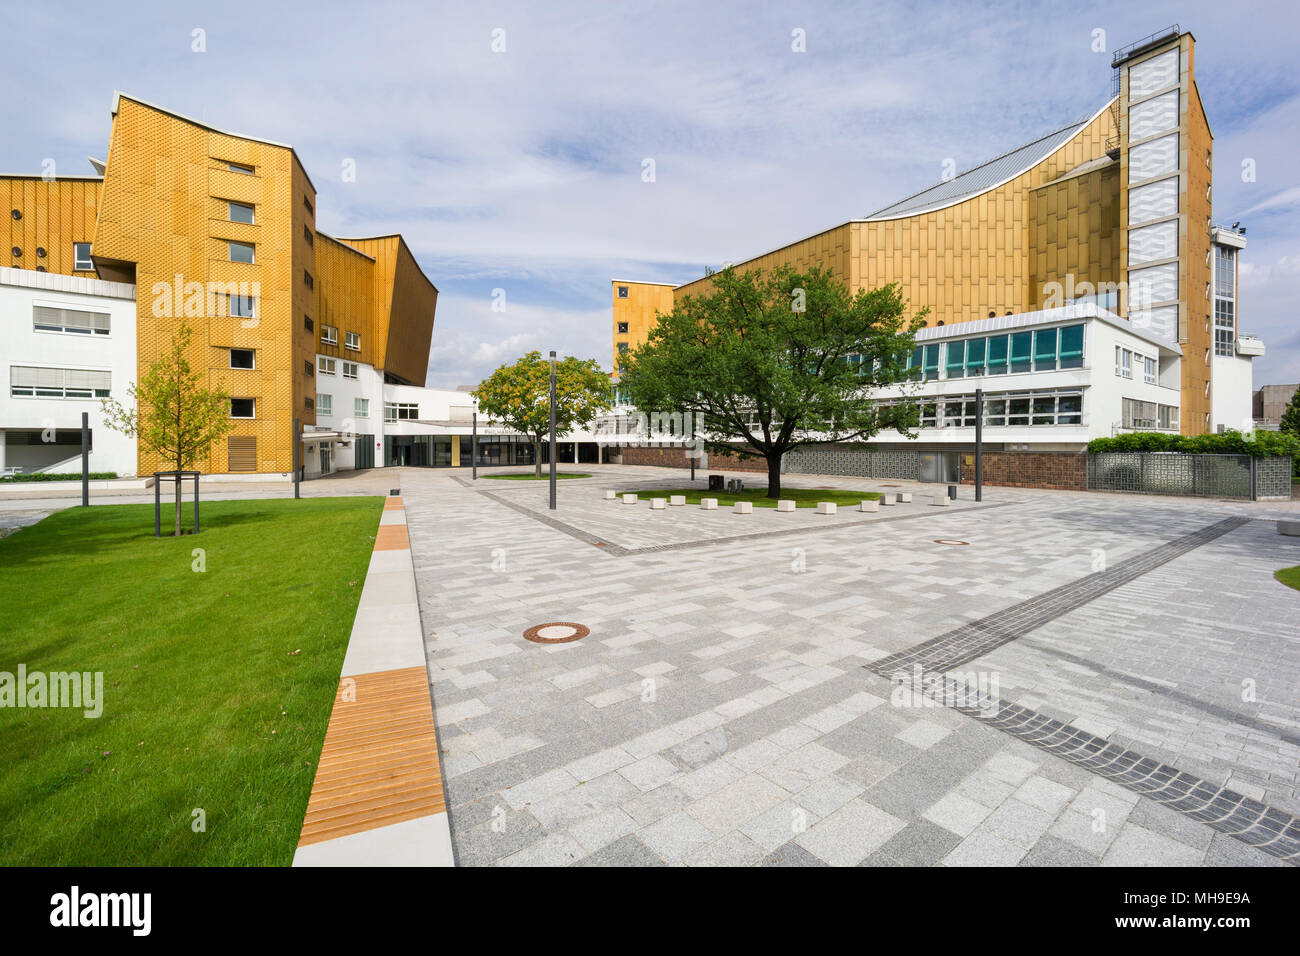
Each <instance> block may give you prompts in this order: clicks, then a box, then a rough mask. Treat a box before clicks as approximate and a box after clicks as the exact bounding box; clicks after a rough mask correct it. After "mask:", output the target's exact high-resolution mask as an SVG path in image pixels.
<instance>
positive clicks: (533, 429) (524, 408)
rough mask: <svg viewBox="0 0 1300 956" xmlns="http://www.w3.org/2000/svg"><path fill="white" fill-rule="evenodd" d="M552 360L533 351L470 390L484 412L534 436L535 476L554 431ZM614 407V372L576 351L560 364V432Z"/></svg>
mask: <svg viewBox="0 0 1300 956" xmlns="http://www.w3.org/2000/svg"><path fill="white" fill-rule="evenodd" d="M550 382H551V363H550V360H549V359H544V358H542V353H541V352H538V351H537V350H535V349H534V350H533V351H531V352H529V353H528V354H527V355H525V356H524V357H523V358H521V359H519V361H517V362H515V363H514V364H513V365H502V366H501V367H500V368H499V369H497V370H496V371H495V372H493V373H492V374H491V375H489V376H488V377H487V378H485V379H484V380H483V381H482V382H480V383H479V386H478V388H476V389H474V390H473V391H472V392H471V393H470V394H471V395H473V396H474V397H475V398H476V399H478V407H479V411H481V412H483V414H485V415H488V416H489V417H491V418H495V419H497V420H499V421H502V422H504V423H505V424H506V425H508V426H509V427H511V428H513V429H514V430H515V431H517V432H521V433H523V434H525V435H527V436H528V437H529V438H531V439H532V442H533V452H534V464H535V466H536V474H537V476H538V477H541V474H542V443H543V442H544V441H545V440H546V438H547V435H548V434H549V433H550V430H551V418H550V416H551V402H550ZM609 407H610V381H609V375H607V374H606V373H605V372H603V371H601V368H600V365H599V364H597V362H596V360H595V359H578V358H574V357H573V356H572V355H570V356H567V357H566V358H564V359H563V360H560V361H557V362H556V363H555V433H556V435H563V434H564V433H565V432H568V431H572V430H573V429H575V428H586V427H587V426H588V425H590V424H591V423H592V421H593V420H594V419H595V417H596V416H597V415H598V414H599V413H600V412H602V411H604V410H605V409H607V408H609Z"/></svg>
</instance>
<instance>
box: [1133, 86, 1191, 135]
mask: <svg viewBox="0 0 1300 956" xmlns="http://www.w3.org/2000/svg"><path fill="white" fill-rule="evenodd" d="M1178 96H1179V93H1178V91H1177V90H1170V91H1169V92H1168V93H1165V94H1163V95H1161V96H1157V97H1154V98H1152V99H1149V100H1147V101H1145V102H1143V103H1139V104H1138V105H1137V106H1134V107H1133V108H1132V109H1130V110H1129V112H1128V138H1129V140H1130V141H1132V142H1137V141H1138V140H1143V139H1147V138H1149V137H1151V136H1155V135H1156V134H1157V133H1168V132H1170V131H1172V130H1176V129H1178Z"/></svg>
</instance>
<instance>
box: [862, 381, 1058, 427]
mask: <svg viewBox="0 0 1300 956" xmlns="http://www.w3.org/2000/svg"><path fill="white" fill-rule="evenodd" d="M881 404H892V403H889V402H882V403H881ZM920 407H921V425H922V426H923V427H925V428H974V427H975V418H976V411H975V396H974V395H949V396H944V397H942V398H936V399H934V400H933V401H929V400H927V401H925V402H922V403H921V406H920ZM984 424H985V425H988V426H1003V425H1013V426H1033V425H1082V424H1083V392H1082V391H1079V390H1070V389H1065V390H1050V391H1041V392H1039V391H1023V392H991V393H989V394H988V395H985V396H984Z"/></svg>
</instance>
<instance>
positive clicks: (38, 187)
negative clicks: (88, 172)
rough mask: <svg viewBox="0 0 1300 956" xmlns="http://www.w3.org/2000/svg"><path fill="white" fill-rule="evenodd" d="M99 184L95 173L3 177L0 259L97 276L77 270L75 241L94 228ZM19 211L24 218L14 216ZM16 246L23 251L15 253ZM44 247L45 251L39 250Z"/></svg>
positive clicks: (19, 265)
mask: <svg viewBox="0 0 1300 956" xmlns="http://www.w3.org/2000/svg"><path fill="white" fill-rule="evenodd" d="M100 186H101V182H100V180H99V179H98V178H92V177H87V178H84V179H52V180H45V179H41V178H40V177H39V176H0V217H3V218H2V219H0V236H3V240H0V241H2V242H3V245H2V246H0V263H4V264H5V265H7V266H12V267H13V268H15V269H31V270H33V271H35V270H39V269H44V271H46V272H53V273H57V274H59V275H80V276H85V277H87V278H92V279H93V278H95V273H94V272H93V271H90V272H75V271H73V268H72V266H73V262H74V249H73V244H74V243H78V242H90V241H91V238H92V237H93V235H94V233H95V216H96V213H97V212H98V209H99V192H100ZM15 210H17V211H18V213H19V214H20V215H21V217H22V218H21V219H15V218H14V217H13V213H14V211H15ZM15 247H16V248H17V249H18V250H19V251H20V252H21V255H17V256H15V255H14V254H13V250H14V248H15ZM41 249H44V250H45V255H44V256H42V255H39V254H38V250H41Z"/></svg>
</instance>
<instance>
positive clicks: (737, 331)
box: [619, 266, 925, 498]
mask: <svg viewBox="0 0 1300 956" xmlns="http://www.w3.org/2000/svg"><path fill="white" fill-rule="evenodd" d="M712 277H713V287H714V289H713V292H712V293H710V294H708V295H704V296H699V297H696V296H687V297H685V298H684V299H682V301H681V302H679V303H677V305H676V307H675V308H674V309H673V311H672V312H671V313H670V314H668V315H661V316H659V319H658V321H657V323H656V324H655V326H654V328H653V329H652V330H651V332H650V336H649V339H648V340H647V342H646V343H645V344H644V345H643V346H641V348H639V349H636V350H635V351H634V352H632V353H630V354H629V355H627V356H625V358H624V359H623V360H620V363H619V364H620V371H621V372H622V377H621V380H620V383H619V384H620V385H621V387H622V388H623V389H624V390H625V391H626V394H627V396H628V399H629V401H630V402H631V403H632V404H633V405H635V406H636V407H637V408H638V409H639V410H641V411H642V412H643V413H651V414H654V413H659V414H663V413H667V414H682V413H690V414H691V418H692V423H693V424H694V425H695V426H696V427H697V429H698V430H699V431H702V433H703V435H702V437H703V440H704V445H705V447H706V448H708V449H710V450H718V451H720V450H727V451H738V452H739V453H740V454H741V456H742V457H762V458H764V459H766V460H767V497H769V498H779V497H780V495H781V456H782V455H784V454H785V453H786V452H788V451H789V450H790V449H792V448H795V447H797V446H799V445H803V444H808V443H810V442H823V441H851V440H861V439H866V438H869V437H871V436H872V435H875V434H876V433H878V432H879V431H881V430H882V429H884V428H895V429H897V430H898V431H899V432H901V433H902V434H904V435H907V436H908V437H913V433H912V432H911V429H912V428H915V427H916V426H917V424H918V423H919V421H920V413H919V409H918V407H917V406H916V404H915V403H913V402H906V401H905V402H899V403H895V404H892V405H889V404H881V403H877V402H873V401H872V399H871V392H872V390H873V389H875V388H878V387H880V386H882V385H893V384H896V383H899V382H902V381H904V380H905V379H906V377H907V357H908V355H909V354H910V353H911V352H912V350H913V348H914V347H915V341H914V335H915V332H916V330H917V329H918V328H919V327H920V326H921V324H922V318H923V316H924V315H925V312H924V311H922V312H920V313H917V314H916V315H913V316H912V317H911V318H910V319H909V318H908V317H907V315H906V313H907V303H906V302H904V300H903V298H902V293H901V291H900V289H899V287H898V286H897V285H896V284H894V285H887V286H884V287H882V288H879V289H863V290H860V291H859V292H857V293H854V294H850V292H849V289H848V287H847V286H846V285H845V284H844V283H843V282H842V281H840V280H839V279H837V278H835V276H834V275H832V274H831V273H830V272H829V271H827V270H824V269H821V268H819V267H818V268H813V269H811V270H809V271H808V272H797V271H795V270H794V269H792V268H790V267H787V266H782V267H779V268H776V269H773V270H771V271H769V272H767V273H764V274H760V273H759V272H757V271H752V270H751V271H746V272H737V271H736V270H735V269H732V268H727V269H724V270H723V271H721V272H716V273H713V274H712Z"/></svg>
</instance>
